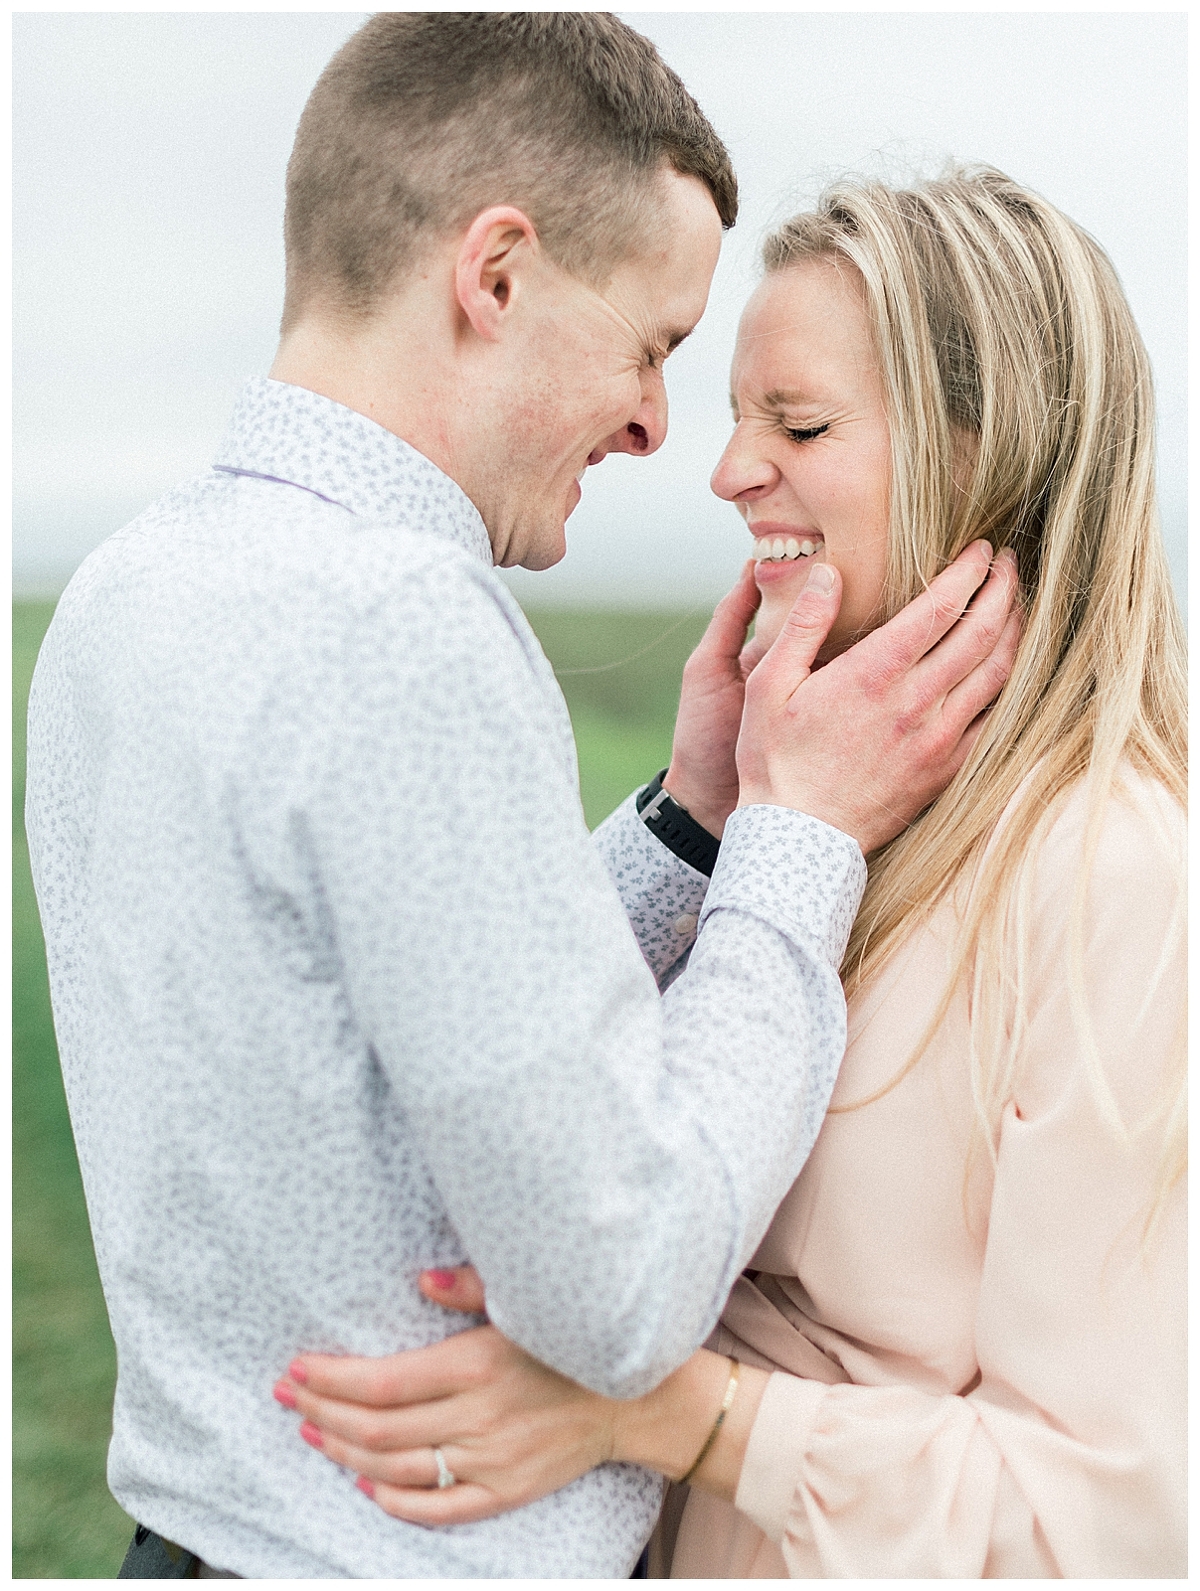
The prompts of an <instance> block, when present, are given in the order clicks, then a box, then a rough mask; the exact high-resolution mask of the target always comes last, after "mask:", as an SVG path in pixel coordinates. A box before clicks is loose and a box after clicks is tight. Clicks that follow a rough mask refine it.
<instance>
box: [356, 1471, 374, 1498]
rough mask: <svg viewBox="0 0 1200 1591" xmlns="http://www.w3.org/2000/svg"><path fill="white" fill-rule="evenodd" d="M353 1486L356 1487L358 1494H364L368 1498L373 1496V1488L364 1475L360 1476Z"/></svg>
mask: <svg viewBox="0 0 1200 1591" xmlns="http://www.w3.org/2000/svg"><path fill="white" fill-rule="evenodd" d="M354 1484H355V1485H356V1486H357V1487H358V1489H359V1491H360V1492H366V1494H367V1496H368V1497H374V1496H375V1487H374V1485H373V1483H372V1482H371V1481H369V1480H368V1479H367V1477H366V1476H365V1475H360V1476H359V1477H358V1479H357V1480H356V1481H355V1483H354Z"/></svg>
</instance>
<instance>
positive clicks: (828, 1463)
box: [737, 785, 1187, 1578]
mask: <svg viewBox="0 0 1200 1591" xmlns="http://www.w3.org/2000/svg"><path fill="white" fill-rule="evenodd" d="M1083 817H1084V813H1083V803H1082V802H1075V803H1072V805H1071V807H1070V808H1069V809H1068V812H1067V814H1066V815H1065V816H1064V818H1063V819H1061V820H1060V821H1059V822H1058V823H1056V824H1055V826H1054V828H1053V830H1052V831H1051V834H1050V836H1049V837H1048V839H1047V841H1046V843H1045V846H1044V848H1043V851H1042V854H1041V857H1040V860H1039V863H1038V867H1037V872H1036V879H1035V893H1034V902H1033V910H1034V913H1035V916H1034V923H1035V930H1034V954H1033V955H1032V956H1031V958H1030V964H1029V977H1030V979H1031V980H1032V984H1033V993H1032V998H1031V1000H1030V1009H1031V1021H1030V1025H1029V1029H1028V1031H1027V1035H1026V1039H1025V1054H1024V1055H1023V1057H1022V1068H1021V1078H1022V1081H1021V1082H1020V1084H1019V1086H1018V1088H1017V1092H1016V1097H1015V1099H1014V1100H1013V1101H1012V1102H1011V1103H1010V1105H1009V1106H1008V1108H1007V1109H1006V1111H1005V1114H1004V1117H1003V1121H1002V1126H1001V1133H1000V1141H999V1160H998V1165H997V1168H996V1176H995V1185H994V1195H993V1199H992V1205H991V1212H990V1217H989V1226H988V1234H987V1245H986V1256H985V1263H984V1270H983V1280H982V1287H981V1291H980V1296H979V1304H978V1314H977V1324H976V1345H977V1355H978V1365H979V1381H978V1384H977V1385H976V1386H975V1387H974V1388H973V1389H972V1390H971V1391H970V1392H969V1393H968V1394H967V1395H965V1396H932V1395H930V1394H928V1393H924V1392H920V1391H917V1390H915V1389H913V1388H909V1387H906V1386H884V1387H868V1386H859V1385H839V1386H824V1385H820V1384H818V1383H816V1382H812V1381H805V1380H801V1379H799V1378H797V1377H794V1376H788V1375H783V1374H775V1375H773V1376H772V1378H771V1380H770V1382H769V1384H768V1387H767V1391H766V1393H765V1395H764V1397H763V1401H762V1406H761V1409H760V1411H759V1413H758V1416H757V1419H756V1422H755V1426H754V1429H753V1432H752V1434H751V1438H750V1443H749V1446H748V1449H747V1453H746V1459H745V1464H744V1467H743V1470H742V1475H741V1480H740V1484H739V1487H738V1493H737V1507H738V1508H739V1510H740V1511H741V1512H742V1513H744V1514H745V1515H747V1516H748V1517H749V1518H750V1519H752V1520H753V1521H754V1523H755V1524H757V1525H758V1526H759V1528H760V1529H761V1530H762V1531H763V1532H764V1533H765V1534H766V1535H767V1536H768V1537H770V1538H771V1539H772V1540H773V1541H775V1542H777V1543H779V1546H780V1548H781V1551H782V1553H783V1556H784V1560H785V1562H786V1563H787V1566H788V1572H789V1574H791V1575H792V1576H795V1577H803V1576H823V1577H828V1576H834V1577H842V1576H849V1577H867V1576H881V1577H888V1578H897V1577H901V1578H902V1577H936V1578H942V1577H947V1576H962V1577H971V1578H974V1577H979V1576H988V1577H992V1576H1000V1577H1049V1576H1058V1575H1062V1576H1069V1577H1076V1576H1102V1577H1109V1576H1121V1577H1126V1576H1151V1577H1171V1576H1181V1575H1185V1574H1186V1572H1187V1559H1186V1545H1185V1541H1186V1538H1185V1524H1186V1510H1185V1481H1186V1446H1185V1410H1186V1380H1185V1357H1184V1348H1185V1328H1184V1323H1185V1318H1186V1298H1185V1286H1186V1274H1185V1246H1184V1245H1185V1229H1184V1212H1185V1197H1184V1186H1183V1182H1182V1180H1180V1181H1179V1182H1177V1183H1176V1184H1175V1185H1174V1186H1173V1187H1172V1188H1171V1189H1170V1192H1169V1195H1168V1197H1167V1199H1166V1201H1165V1203H1164V1204H1163V1206H1162V1207H1161V1209H1160V1210H1159V1213H1158V1216H1157V1220H1156V1222H1155V1224H1154V1226H1153V1228H1152V1230H1151V1231H1150V1232H1149V1234H1147V1232H1146V1223H1147V1218H1148V1217H1149V1216H1150V1214H1151V1210H1152V1207H1153V1203H1154V1190H1155V1187H1156V1185H1157V1184H1158V1183H1159V1181H1160V1169H1161V1156H1162V1152H1163V1146H1164V1142H1165V1130H1166V1127H1165V1118H1164V1115H1163V1113H1162V1112H1161V1111H1159V1112H1158V1114H1157V1116H1155V1112H1156V1110H1157V1109H1158V1107H1159V1106H1160V1104H1161V1103H1162V1100H1163V1096H1164V1091H1165V1090H1166V1089H1167V1088H1168V1075H1167V1061H1166V1058H1167V1056H1168V1055H1169V1053H1170V1052H1172V1050H1175V1051H1177V1047H1178V1044H1179V1040H1180V1030H1181V1024H1182V1021H1183V1011H1184V994H1185V983H1184V979H1185V970H1184V945H1183V936H1182V931H1181V930H1182V923H1181V916H1182V907H1183V899H1182V895H1183V892H1182V882H1183V878H1182V861H1181V845H1182V840H1181V834H1182V817H1181V815H1180V814H1179V813H1178V810H1177V809H1176V808H1175V807H1174V806H1173V804H1172V803H1170V802H1169V800H1168V799H1167V798H1166V797H1165V796H1162V797H1161V798H1160V796H1159V795H1158V793H1157V792H1155V791H1153V790H1148V789H1147V788H1146V786H1145V785H1139V786H1138V788H1137V791H1136V806H1135V804H1134V800H1133V797H1132V796H1131V800H1130V803H1129V804H1125V803H1124V802H1116V801H1114V802H1113V803H1110V807H1109V810H1108V813H1107V814H1106V819H1105V825H1104V829H1103V833H1102V837H1101V841H1100V846H1099V851H1098V853H1097V857H1096V861H1095V864H1094V867H1093V871H1092V875H1091V888H1090V893H1089V899H1088V911H1087V917H1086V923H1085V939H1084V972H1085V978H1086V985H1085V986H1086V993H1087V1006H1088V1010H1089V1012H1090V1016H1091V1028H1092V1031H1091V1035H1090V1044H1089V1039H1088V1038H1087V1037H1086V1036H1085V1037H1081V1035H1080V1032H1079V1030H1078V1027H1077V1024H1076V1021H1075V1019H1074V1017H1073V1014H1072V1010H1071V1006H1070V996H1069V992H1068V976H1067V957H1068V947H1067V936H1066V918H1067V913H1068V909H1069V904H1070V899H1071V892H1072V886H1073V884H1074V880H1075V871H1074V870H1076V869H1077V867H1078V863H1079V858H1080V848H1081V842H1082V832H1083ZM1097 1065H1098V1066H1099V1067H1100V1068H1102V1070H1103V1074H1104V1077H1105V1078H1106V1079H1107V1081H1108V1084H1109V1086H1110V1088H1111V1089H1112V1092H1113V1096H1114V1098H1115V1101H1116V1103H1117V1105H1118V1106H1119V1110H1120V1115H1121V1118H1122V1119H1123V1121H1124V1122H1125V1123H1127V1124H1131V1125H1132V1126H1133V1127H1134V1128H1135V1129H1137V1128H1140V1131H1139V1130H1135V1131H1134V1132H1133V1133H1132V1134H1130V1135H1128V1136H1127V1138H1126V1139H1125V1141H1122V1140H1121V1139H1120V1138H1119V1137H1118V1135H1117V1134H1116V1133H1115V1132H1114V1131H1113V1129H1112V1128H1111V1126H1110V1125H1109V1124H1108V1121H1106V1120H1105V1119H1104V1117H1103V1115H1102V1113H1101V1111H1100V1109H1099V1107H1098V1105H1097V1090H1096V1087H1095V1084H1094V1082H1093V1075H1094V1070H1095V1068H1096V1066H1097ZM1148 1118H1154V1119H1148Z"/></svg>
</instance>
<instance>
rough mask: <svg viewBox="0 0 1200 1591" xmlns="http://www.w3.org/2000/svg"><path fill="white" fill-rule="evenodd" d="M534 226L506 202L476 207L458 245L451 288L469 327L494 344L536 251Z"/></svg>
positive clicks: (537, 243) (537, 250) (536, 243)
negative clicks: (482, 208) (472, 218)
mask: <svg viewBox="0 0 1200 1591" xmlns="http://www.w3.org/2000/svg"><path fill="white" fill-rule="evenodd" d="M541 249H542V246H541V243H540V242H539V241H538V235H537V229H536V228H535V227H534V224H533V222H532V221H531V220H530V219H529V217H528V216H527V215H526V214H525V212H524V211H523V210H517V209H515V208H514V207H513V206H512V205H510V204H498V205H493V206H492V208H491V209H490V210H482V211H480V213H479V214H478V215H477V216H476V217H475V219H474V221H472V222H471V224H470V226H469V227H468V228H467V230H466V232H465V233H464V234H463V239H462V242H461V243H460V244H459V249H458V259H457V260H456V262H455V267H454V290H455V296H456V298H457V299H458V304H459V308H460V309H461V310H462V312H463V314H464V315H465V316H466V318H467V320H468V321H469V322H470V325H471V327H472V329H473V330H474V331H475V332H477V333H478V334H479V336H480V337H485V338H487V340H488V341H489V342H495V341H496V340H497V338H498V337H499V336H500V330H501V326H502V325H503V322H504V318H505V315H506V314H507V313H508V311H509V310H511V308H512V306H513V304H514V302H515V300H516V298H517V295H518V292H519V290H520V286H521V284H522V281H523V278H524V276H525V273H526V272H527V270H528V269H529V267H530V265H531V264H532V263H533V261H534V260H535V259H536V258H537V257H538V256H539V255H540V254H541Z"/></svg>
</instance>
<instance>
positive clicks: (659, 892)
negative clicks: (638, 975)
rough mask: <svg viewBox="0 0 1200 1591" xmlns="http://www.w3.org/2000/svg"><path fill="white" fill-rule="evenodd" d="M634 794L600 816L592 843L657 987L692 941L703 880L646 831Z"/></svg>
mask: <svg viewBox="0 0 1200 1591" xmlns="http://www.w3.org/2000/svg"><path fill="white" fill-rule="evenodd" d="M638 794H639V792H638V791H636V790H635V791H634V793H633V794H632V795H631V796H629V797H628V798H627V799H626V800H625V801H622V803H621V805H620V806H619V807H618V808H617V809H616V811H615V812H613V813H612V814H611V815H610V816H609V817H607V818H605V820H604V822H603V823H601V824H600V826H599V827H598V828H597V829H596V831H595V832H594V833H593V835H592V844H593V846H594V847H595V850H596V853H597V855H598V856H599V857H600V860H601V861H602V862H603V864H604V867H605V869H606V870H607V872H608V876H609V877H610V878H611V879H612V881H613V883H614V884H615V885H616V889H617V894H618V895H619V896H620V897H621V904H622V906H624V908H625V915H626V916H627V917H628V918H629V926H630V927H631V928H632V929H633V932H634V937H635V938H636V940H637V942H638V948H639V949H640V950H641V952H642V955H643V956H644V957H645V959H646V965H647V966H648V967H649V968H650V971H651V972H652V973H653V974H654V976H655V979H656V980H657V982H658V986H659V988H660V989H661V988H663V987H664V985H665V984H666V982H667V981H668V980H669V979H670V976H671V973H672V972H673V971H674V970H675V969H676V968H677V966H678V964H679V962H680V961H681V960H682V959H683V958H684V957H685V956H686V955H687V954H688V952H689V951H690V950H691V948H692V946H693V944H695V942H696V928H697V925H698V923H699V918H700V910H701V908H702V907H703V905H704V897H705V895H706V894H707V893H708V879H707V878H706V877H705V875H704V874H703V873H700V872H697V870H696V869H695V868H694V867H690V866H689V865H688V863H687V862H685V861H684V860H683V858H682V857H679V856H676V855H675V853H674V852H673V851H670V850H668V849H667V847H666V846H665V845H664V844H663V843H662V841H661V840H659V839H658V838H656V836H655V835H653V834H652V833H651V832H650V830H649V829H648V828H647V827H646V825H645V824H644V823H643V822H642V820H641V818H640V817H639V816H638V813H637V798H638Z"/></svg>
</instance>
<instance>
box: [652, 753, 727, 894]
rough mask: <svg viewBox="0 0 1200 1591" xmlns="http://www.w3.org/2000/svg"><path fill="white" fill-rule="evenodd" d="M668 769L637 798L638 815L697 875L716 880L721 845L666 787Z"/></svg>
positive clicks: (653, 780) (657, 775)
mask: <svg viewBox="0 0 1200 1591" xmlns="http://www.w3.org/2000/svg"><path fill="white" fill-rule="evenodd" d="M666 772H667V770H666V769H665V768H664V769H663V770H662V772H661V773H659V774H656V775H655V777H654V778H653V779H651V781H650V783H649V784H648V785H647V786H646V788H645V789H644V790H643V791H642V793H641V795H639V796H638V798H637V813H638V817H639V818H641V820H642V822H643V823H644V824H645V825H646V827H647V828H648V829H650V830H651V832H652V833H654V834H656V835H657V836H658V838H659V839H660V840H661V841H662V843H663V844H664V845H665V846H666V848H667V850H668V851H673V852H674V853H675V855H676V856H678V857H679V858H680V859H681V860H682V861H684V862H686V863H687V864H688V866H689V867H694V868H695V869H696V871H697V873H704V874H705V875H706V876H707V877H708V878H711V877H712V870H713V868H714V867H715V866H716V865H717V852H718V851H719V850H720V849H721V842H720V840H718V839H717V837H716V835H715V834H710V833H709V832H708V830H707V829H705V828H702V827H701V826H700V824H699V823H697V822H696V820H695V818H694V817H693V816H692V815H691V813H690V812H689V811H688V809H687V808H686V807H681V806H680V805H679V803H678V801H672V799H671V797H670V796H669V795H668V794H667V792H666V791H665V790H664V789H663V787H662V782H663V779H664V778H665V776H666Z"/></svg>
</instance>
